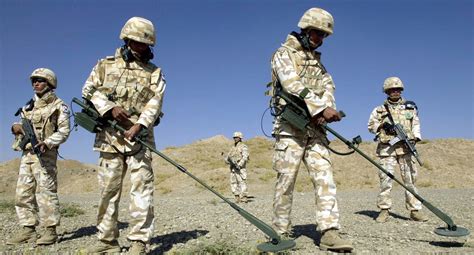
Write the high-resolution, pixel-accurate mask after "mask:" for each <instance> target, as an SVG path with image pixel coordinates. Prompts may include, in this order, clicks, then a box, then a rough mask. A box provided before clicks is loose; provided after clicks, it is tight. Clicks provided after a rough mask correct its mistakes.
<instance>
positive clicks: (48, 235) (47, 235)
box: [36, 226, 58, 245]
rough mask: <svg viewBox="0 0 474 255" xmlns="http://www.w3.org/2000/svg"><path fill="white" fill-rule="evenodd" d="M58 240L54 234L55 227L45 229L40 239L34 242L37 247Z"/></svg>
mask: <svg viewBox="0 0 474 255" xmlns="http://www.w3.org/2000/svg"><path fill="white" fill-rule="evenodd" d="M57 240H58V234H57V233H56V226H51V227H47V228H46V229H45V230H44V233H43V234H42V235H41V237H40V238H39V239H38V240H36V244H38V245H49V244H53V243H55V242H56V241H57Z"/></svg>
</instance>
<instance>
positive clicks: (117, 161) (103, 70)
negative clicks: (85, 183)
mask: <svg viewBox="0 0 474 255" xmlns="http://www.w3.org/2000/svg"><path fill="white" fill-rule="evenodd" d="M165 87H166V83H165V80H164V77H163V75H162V73H161V70H160V68H157V67H156V66H155V65H154V64H152V63H151V62H148V63H146V64H144V63H141V62H138V61H133V62H128V63H127V62H125V61H124V60H123V58H122V57H121V53H120V49H117V51H116V53H115V56H114V57H108V58H106V59H102V60H100V61H99V63H98V64H97V65H96V66H95V67H94V69H93V70H92V72H91V74H90V76H89V78H88V79H87V81H86V83H85V85H84V87H83V89H82V95H83V97H85V98H87V99H89V100H90V101H91V102H92V103H93V104H94V106H95V108H96V109H97V111H98V112H99V113H100V114H101V115H104V114H106V113H107V112H108V111H110V110H111V109H112V108H113V107H115V106H120V107H122V108H123V109H125V110H126V111H128V112H129V113H131V117H130V120H131V121H132V122H133V123H139V124H141V125H142V126H144V127H146V128H148V136H147V137H146V139H145V140H146V142H147V143H148V144H151V145H152V146H155V141H154V134H153V124H154V122H155V120H156V119H157V118H158V115H159V113H160V111H161V105H162V100H163V93H164V91H165ZM94 150H96V151H99V152H100V159H99V166H100V170H99V174H98V179H99V186H100V191H101V199H100V204H99V212H98V219H97V228H98V230H99V233H98V237H99V240H101V241H114V240H116V239H117V237H118V235H119V232H118V228H117V218H118V212H119V209H118V206H119V202H120V195H121V192H122V180H123V178H124V176H125V173H126V171H127V170H130V174H131V185H132V186H131V190H130V207H129V212H130V219H131V222H130V225H131V230H130V233H129V234H128V239H129V240H137V241H142V242H148V241H149V240H150V238H151V236H152V234H153V231H154V215H153V214H154V212H153V210H154V209H153V189H154V184H153V180H154V177H153V169H152V164H151V163H152V153H151V151H150V150H149V149H146V148H144V147H141V146H140V145H139V144H137V143H134V142H130V141H128V140H126V139H125V138H124V137H123V135H122V134H120V133H119V132H116V131H115V130H113V129H112V128H105V129H104V130H103V131H102V132H99V133H97V135H96V138H95V143H94ZM137 152H138V153H137ZM135 153H136V154H135Z"/></svg>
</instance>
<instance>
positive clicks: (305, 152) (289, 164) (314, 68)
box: [272, 35, 340, 234]
mask: <svg viewBox="0 0 474 255" xmlns="http://www.w3.org/2000/svg"><path fill="white" fill-rule="evenodd" d="M272 70H273V80H274V81H275V80H276V79H278V81H279V82H280V84H281V86H282V87H283V89H284V90H286V91H287V92H289V93H290V94H293V95H296V96H302V97H303V98H304V101H305V103H306V105H307V107H308V110H309V113H310V114H311V116H315V115H317V114H318V113H320V112H322V111H323V110H324V109H325V108H327V107H332V108H334V109H335V108H336V105H335V99H334V90H335V85H334V82H333V80H332V77H331V76H330V75H329V74H328V73H327V72H326V70H325V68H324V67H323V65H322V64H321V62H320V53H319V52H310V51H307V50H304V49H303V48H302V47H301V45H300V43H299V42H298V41H297V39H296V38H295V37H294V36H292V35H289V36H288V37H287V40H286V42H285V43H284V44H283V45H282V47H280V48H279V49H278V50H277V51H276V53H275V54H274V56H273V59H272ZM305 91H306V92H305ZM305 93H307V94H306V95H304V94H305ZM273 134H274V136H275V137H276V143H275V152H274V155H273V169H274V170H275V171H277V172H278V180H277V183H276V187H275V197H274V201H273V214H274V215H273V226H274V228H275V230H276V231H277V232H279V233H280V234H284V233H289V232H290V231H291V229H290V228H291V220H290V213H291V206H292V202H293V190H294V187H295V181H296V177H297V174H298V169H299V167H300V164H301V162H303V163H304V164H305V166H306V168H307V169H308V172H309V175H310V178H311V181H312V183H313V185H314V189H315V193H316V194H315V195H316V221H317V224H318V229H319V230H321V231H324V230H327V229H331V228H332V229H339V228H340V226H339V210H338V206H337V201H336V184H335V182H334V179H333V173H332V168H331V165H332V163H331V159H330V155H329V151H328V150H327V148H326V147H325V144H326V143H327V138H326V134H325V132H324V131H323V130H321V129H320V128H318V127H313V129H311V130H308V131H307V132H302V131H300V130H299V129H297V128H295V127H294V126H292V125H291V124H290V123H288V122H286V121H285V120H283V119H281V118H280V117H277V118H276V119H275V123H274V126H273Z"/></svg>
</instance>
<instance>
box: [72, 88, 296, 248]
mask: <svg viewBox="0 0 474 255" xmlns="http://www.w3.org/2000/svg"><path fill="white" fill-rule="evenodd" d="M72 101H73V102H74V103H76V104H78V105H79V106H81V107H82V109H83V110H82V112H76V113H74V119H75V120H76V123H77V124H79V125H80V126H81V127H83V128H85V129H86V130H88V131H90V132H93V133H97V132H98V131H100V130H101V129H102V128H103V126H104V125H105V126H109V127H112V128H114V129H116V130H118V131H120V132H122V133H124V132H125V131H127V130H126V129H125V128H123V127H121V126H120V125H119V124H118V123H117V121H115V120H106V119H103V118H102V117H101V116H100V115H99V113H98V112H97V111H96V110H95V108H93V106H91V105H87V104H86V103H84V102H82V101H81V100H79V99H77V98H75V97H74V98H73V99H72ZM134 141H136V142H138V143H140V144H141V145H142V146H145V147H146V148H148V149H150V150H151V151H152V152H154V153H156V154H157V155H158V156H160V157H161V158H163V159H164V160H166V161H168V163H170V164H172V165H173V166H175V167H176V168H178V170H179V171H181V172H183V173H185V174H187V175H188V176H189V177H191V178H193V179H194V180H195V181H197V182H198V183H199V184H201V185H202V186H204V187H205V188H206V189H208V190H209V191H211V192H212V193H214V194H215V195H216V196H218V197H219V198H220V199H222V200H224V202H226V203H227V204H229V205H230V206H231V207H232V208H233V209H235V210H236V211H237V212H238V213H239V214H240V215H241V216H242V217H244V218H245V219H246V220H248V221H249V222H250V223H252V224H253V225H254V226H256V227H257V228H259V229H260V230H261V231H262V232H263V233H265V234H266V235H267V236H269V237H270V241H268V242H265V243H261V244H259V245H258V246H257V249H258V250H260V251H262V252H278V251H283V250H287V249H290V248H293V247H295V246H296V242H295V241H294V240H283V239H281V237H280V236H279V235H278V233H277V232H275V230H273V228H272V227H270V226H269V225H267V224H266V223H265V222H263V221H261V220H260V219H258V218H257V217H255V216H254V215H252V214H251V213H249V212H247V211H245V210H244V209H242V208H241V207H239V206H238V205H236V204H235V203H233V202H231V201H229V200H228V199H227V198H225V197H224V196H222V195H221V194H220V193H218V192H217V191H215V190H214V189H213V188H211V187H209V186H208V185H207V184H206V183H204V182H203V181H201V180H200V179H199V178H197V177H196V176H194V175H193V174H191V173H190V172H188V171H187V170H186V168H184V167H183V166H181V165H180V164H178V163H176V162H175V161H173V160H172V159H170V158H168V157H167V156H166V155H164V154H163V153H161V152H160V151H158V150H157V149H155V148H154V147H153V146H151V145H150V144H148V143H147V142H145V141H144V140H143V138H142V137H140V136H136V137H135V138H134Z"/></svg>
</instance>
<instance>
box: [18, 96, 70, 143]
mask: <svg viewBox="0 0 474 255" xmlns="http://www.w3.org/2000/svg"><path fill="white" fill-rule="evenodd" d="M62 105H63V101H62V100H61V99H59V98H58V97H57V96H56V95H55V94H54V93H53V92H48V93H46V94H45V95H44V96H43V97H42V98H39V99H38V100H36V101H35V102H34V107H33V109H32V110H31V111H26V112H25V115H26V118H27V119H29V120H31V124H32V125H33V128H34V129H35V134H36V137H37V138H38V140H40V141H44V140H45V139H46V138H48V137H49V136H51V135H52V134H53V133H55V132H56V131H57V129H58V117H59V111H60V110H61V106H62Z"/></svg>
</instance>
